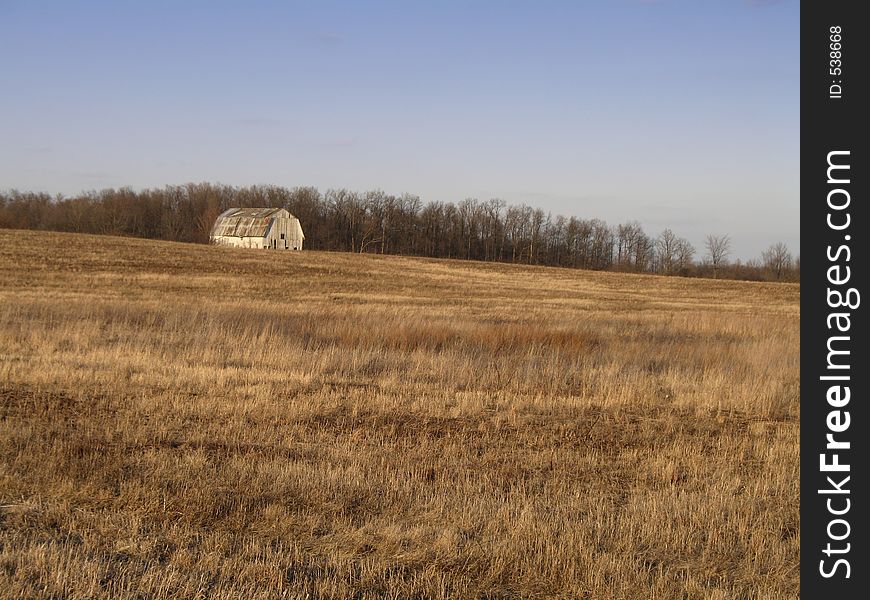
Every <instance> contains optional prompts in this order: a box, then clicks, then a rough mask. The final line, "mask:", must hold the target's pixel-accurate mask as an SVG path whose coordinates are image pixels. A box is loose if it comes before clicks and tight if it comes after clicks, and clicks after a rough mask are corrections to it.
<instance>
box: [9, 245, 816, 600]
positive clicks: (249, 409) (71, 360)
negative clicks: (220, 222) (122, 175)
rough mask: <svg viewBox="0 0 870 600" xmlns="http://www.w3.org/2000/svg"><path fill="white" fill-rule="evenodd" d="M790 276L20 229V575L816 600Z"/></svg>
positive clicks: (12, 269) (235, 587)
mask: <svg viewBox="0 0 870 600" xmlns="http://www.w3.org/2000/svg"><path fill="white" fill-rule="evenodd" d="M799 296H800V288H799V287H798V286H796V285H786V284H782V285H776V284H758V283H742V282H733V281H727V282H726V281H712V280H700V279H691V280H690V279H682V278H662V277H654V276H636V275H620V274H613V273H593V272H586V271H572V270H566V269H556V268H543V267H522V266H514V265H501V264H486V263H472V262H458V261H446V260H427V259H415V258H400V257H380V256H371V255H352V254H331V253H319V252H302V253H286V252H269V251H259V250H238V249H223V248H216V247H208V246H196V245H185V244H177V243H168V242H154V241H147V240H136V239H122V238H112V237H96V236H85V235H73V234H59V233H38V232H21V231H4V230H0V505H2V506H0V597H3V598H31V597H35V598H66V599H78V598H98V597H112V598H221V599H229V598H277V597H284V598H384V597H386V598H448V597H450V598H473V597H478V598H526V597H528V598H550V597H558V598H596V599H616V598H642V599H651V598H656V599H672V598H699V599H701V598H705V599H706V598H713V599H717V598H718V599H723V600H724V599H726V598H727V599H731V598H796V597H798V595H799V574H798V560H799V543H800V520H799V512H798V511H799V500H798V487H799V478H798V438H799V427H800V426H799V397H800V389H799V384H798V381H799V354H800V343H799V333H798V329H799V320H800V313H799Z"/></svg>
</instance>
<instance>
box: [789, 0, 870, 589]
mask: <svg viewBox="0 0 870 600" xmlns="http://www.w3.org/2000/svg"><path fill="white" fill-rule="evenodd" d="M862 5H863V3H860V2H844V1H833V2H812V3H809V2H805V3H804V5H803V6H802V8H801V175H800V177H801V182H800V183H801V186H800V187H801V263H802V264H801V266H802V269H801V271H802V277H801V285H802V290H801V379H802V381H801V594H802V596H803V597H805V598H830V599H832V600H833V599H838V600H839V599H844V600H845V599H848V598H866V597H867V594H868V593H870V591H868V590H870V560H868V552H867V546H868V544H870V535H868V532H867V518H866V514H867V511H868V510H870V507H868V506H867V498H868V494H867V493H866V492H862V491H860V490H867V489H868V487H870V479H868V472H867V468H866V464H867V461H866V458H864V457H865V456H866V454H867V452H868V444H867V439H868V435H870V429H868V427H867V419H868V410H867V403H868V401H870V399H868V397H867V390H868V386H867V379H868V378H870V362H868V358H867V356H868V355H870V353H868V352H867V350H868V349H870V343H868V339H867V330H866V329H867V328H866V321H867V319H866V318H865V317H864V312H866V310H867V308H866V307H864V306H861V305H860V304H861V303H860V300H859V295H860V293H861V292H864V291H866V288H865V286H864V282H865V281H866V277H867V275H866V272H867V270H868V269H870V264H868V263H867V262H866V239H865V238H866V235H867V233H868V232H870V222H868V220H867V211H866V209H865V205H866V204H867V202H868V201H870V198H868V197H867V184H866V180H867V177H868V175H870V169H868V161H870V156H868V153H867V151H866V144H867V128H866V125H865V123H866V122H867V117H868V115H867V114H866V113H868V112H870V98H868V96H867V85H866V80H867V78H868V76H870V72H868V70H870V62H868V61H867V52H866V48H867V42H866V40H867V39H868V37H870V23H868V22H867V21H866V20H864V21H863V22H862V19H860V18H859V16H858V13H859V8H861V7H862ZM831 165H833V168H831V169H829V167H830V166H831ZM846 166H848V169H847V168H845V167H846ZM850 290H851V291H850ZM862 300H863V299H862ZM867 300H868V301H870V297H868V298H867ZM832 315H839V316H832ZM832 349H833V350H834V351H835V352H834V353H832V352H831V351H832ZM862 350H863V351H862ZM846 351H848V354H846V353H845V352H846ZM847 387H848V394H849V399H848V401H847V400H846V394H847V392H846V388H847ZM847 420H848V423H847ZM828 435H831V438H830V439H829V438H828V437H827V436H828ZM846 444H848V447H846ZM823 463H824V464H823ZM825 465H827V466H825ZM843 465H848V470H845V468H844V466H843ZM838 513H839V514H838ZM838 561H840V562H838Z"/></svg>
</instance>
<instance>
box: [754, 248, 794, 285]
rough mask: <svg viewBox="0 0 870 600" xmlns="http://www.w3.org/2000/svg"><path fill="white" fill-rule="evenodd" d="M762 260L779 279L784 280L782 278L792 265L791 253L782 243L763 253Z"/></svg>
mask: <svg viewBox="0 0 870 600" xmlns="http://www.w3.org/2000/svg"><path fill="white" fill-rule="evenodd" d="M761 260H762V262H763V263H764V266H765V267H767V268H768V269H770V271H771V273H773V275H774V277H776V278H777V279H782V276H783V275H784V274H785V272H786V271H787V270H788V269H789V268H791V265H792V256H791V252H789V251H788V247H787V246H786V245H785V244H783V243H782V242H777V243H776V244H773V245H772V246H770V248H768V249H767V250H765V251H764V252H762V253H761Z"/></svg>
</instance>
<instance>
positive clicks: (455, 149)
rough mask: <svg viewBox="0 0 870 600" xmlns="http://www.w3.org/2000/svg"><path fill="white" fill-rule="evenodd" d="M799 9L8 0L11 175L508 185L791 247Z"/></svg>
mask: <svg viewBox="0 0 870 600" xmlns="http://www.w3.org/2000/svg"><path fill="white" fill-rule="evenodd" d="M799 8H800V6H799V3H798V2H797V1H794V2H791V1H788V0H782V1H776V0H708V1H704V2H698V1H697V0H685V1H683V0H672V1H671V0H600V1H599V0H588V1H583V0H579V1H577V0H575V1H571V2H556V1H550V0H538V1H534V2H532V1H526V2H511V1H501V2H491V1H473V0H465V1H461V2H454V1H451V0H446V1H439V2H431V1H429V2H413V1H405V2H374V1H373V2H349V1H348V2H330V1H316V2H315V1H313V0H311V1H298V2H266V1H260V2H256V1H253V2H226V1H220V0H211V1H207V2H206V1H193V0H191V1H184V2H182V1H177V0H176V1H171V2H170V1H161V0H150V1H148V2H141V1H139V2H133V1H125V0H114V1H112V2H93V1H87V0H82V1H78V2H47V1H39V0H32V1H25V0H20V1H19V0H0V189H2V190H10V189H18V190H22V191H25V190H26V191H45V192H49V193H51V194H64V195H73V194H76V193H79V192H81V191H86V190H98V189H102V188H106V187H119V186H131V187H133V188H135V189H140V188H146V187H162V186H164V185H167V184H181V183H187V182H199V181H210V182H214V183H223V184H229V185H250V184H265V183H268V184H276V185H284V186H288V187H294V186H315V187H317V188H319V189H321V191H323V190H326V189H328V188H340V187H346V188H350V189H354V190H359V191H365V190H369V189H382V190H384V191H386V192H387V193H392V194H401V193H404V192H408V193H412V194H417V195H419V196H420V197H421V198H422V199H423V200H424V201H454V202H457V201H460V200H462V199H464V198H468V197H472V198H478V199H480V200H486V199H489V198H502V199H504V200H505V201H507V202H508V203H510V204H520V203H526V204H529V205H531V206H534V207H540V208H543V209H544V210H546V211H550V212H552V213H553V214H554V215H555V214H562V215H566V216H572V215H573V216H577V217H583V218H601V219H604V220H606V221H608V222H609V223H610V224H612V225H616V224H618V223H621V222H624V221H629V220H637V221H640V222H641V223H642V224H643V225H644V228H645V229H646V231H647V233H649V234H651V235H657V234H658V233H659V232H660V231H661V230H663V229H664V228H666V227H669V228H671V229H672V230H674V231H675V232H676V233H677V234H678V235H680V236H683V237H686V238H687V239H689V240H690V241H691V242H692V243H693V244H694V245H695V246H696V248H697V249H698V255H699V257H700V256H702V255H703V252H704V251H703V240H704V238H705V236H706V235H707V234H728V235H730V237H731V240H732V257H733V258H741V259H744V260H745V259H749V258H754V257H758V256H759V255H760V254H761V252H762V250H764V249H765V248H767V247H768V246H769V245H771V244H772V243H775V242H784V243H786V244H787V245H788V246H789V248H790V249H791V251H792V252H793V253H794V254H799V252H800V234H799V225H800V213H799V201H800V197H799V167H800V160H799V149H800V143H799V136H800V131H799V115H800V99H799V83H800V78H799V64H800V61H799V56H800V55H799Z"/></svg>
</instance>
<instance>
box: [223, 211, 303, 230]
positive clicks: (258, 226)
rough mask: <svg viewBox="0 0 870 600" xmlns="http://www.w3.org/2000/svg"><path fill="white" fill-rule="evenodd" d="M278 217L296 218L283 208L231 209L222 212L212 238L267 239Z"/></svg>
mask: <svg viewBox="0 0 870 600" xmlns="http://www.w3.org/2000/svg"><path fill="white" fill-rule="evenodd" d="M276 217H284V218H291V219H292V218H295V217H294V216H293V215H291V214H290V213H289V212H287V211H286V210H285V209H283V208H231V209H229V210H226V211H224V212H222V213H221V214H220V215H219V216H218V218H217V221H215V224H214V228H213V229H212V232H211V234H212V236H232V237H265V236H266V234H268V233H269V228H270V227H271V226H272V222H273V220H274V219H275V218H276Z"/></svg>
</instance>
